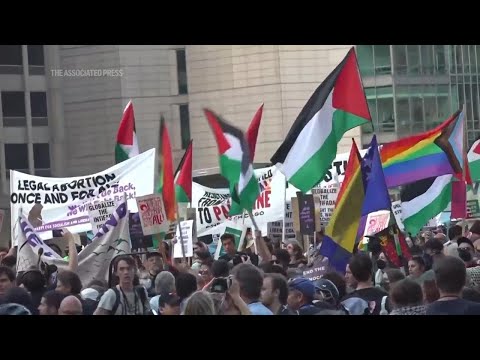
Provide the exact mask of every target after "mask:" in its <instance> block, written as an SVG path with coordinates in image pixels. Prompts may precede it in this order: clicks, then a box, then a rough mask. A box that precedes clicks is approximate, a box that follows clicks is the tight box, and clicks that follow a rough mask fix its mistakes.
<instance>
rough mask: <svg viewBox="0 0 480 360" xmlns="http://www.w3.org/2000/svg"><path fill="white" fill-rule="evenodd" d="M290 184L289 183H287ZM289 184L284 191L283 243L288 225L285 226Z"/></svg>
mask: <svg viewBox="0 0 480 360" xmlns="http://www.w3.org/2000/svg"><path fill="white" fill-rule="evenodd" d="M285 182H287V180H285ZM286 185H287V186H288V184H286ZM287 186H285V190H284V191H283V221H282V244H283V243H285V239H286V234H285V233H286V229H287V228H286V226H285V222H286V215H285V213H286V211H287ZM280 247H281V244H280Z"/></svg>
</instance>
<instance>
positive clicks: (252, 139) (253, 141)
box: [245, 104, 263, 162]
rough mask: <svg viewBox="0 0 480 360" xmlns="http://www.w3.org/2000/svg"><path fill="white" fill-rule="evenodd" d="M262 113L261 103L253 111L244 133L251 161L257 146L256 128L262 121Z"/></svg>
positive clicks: (258, 127)
mask: <svg viewBox="0 0 480 360" xmlns="http://www.w3.org/2000/svg"><path fill="white" fill-rule="evenodd" d="M262 114H263V104H262V105H261V106H260V108H259V109H258V110H257V112H256V113H255V116H254V117H253V119H252V122H251V123H250V126H249V127H248V129H247V132H246V133H245V137H246V138H247V143H248V147H249V149H250V155H251V156H252V162H253V159H254V158H255V148H256V147H257V137H258V129H260V122H261V121H262Z"/></svg>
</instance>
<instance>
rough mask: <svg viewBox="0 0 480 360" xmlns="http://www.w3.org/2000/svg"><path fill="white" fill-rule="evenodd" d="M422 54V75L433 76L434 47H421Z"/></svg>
mask: <svg viewBox="0 0 480 360" xmlns="http://www.w3.org/2000/svg"><path fill="white" fill-rule="evenodd" d="M420 53H421V55H422V74H425V75H433V70H434V68H435V64H434V61H433V47H432V45H420Z"/></svg>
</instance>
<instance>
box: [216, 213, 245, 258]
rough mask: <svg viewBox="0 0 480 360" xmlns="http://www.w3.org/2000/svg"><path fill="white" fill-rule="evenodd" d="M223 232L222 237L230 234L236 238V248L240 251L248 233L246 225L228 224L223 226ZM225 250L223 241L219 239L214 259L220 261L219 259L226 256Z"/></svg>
mask: <svg viewBox="0 0 480 360" xmlns="http://www.w3.org/2000/svg"><path fill="white" fill-rule="evenodd" d="M222 229H223V231H222V232H221V234H220V236H219V237H221V235H223V234H225V233H228V234H232V235H233V237H234V238H235V248H236V249H237V250H238V249H240V246H241V245H242V243H243V240H244V238H245V235H246V233H247V227H246V226H244V225H239V224H235V223H231V222H228V223H227V224H225V226H222ZM225 254H226V252H225V249H224V248H223V245H222V241H221V240H220V239H219V240H218V243H217V250H216V251H215V256H214V259H215V260H218V258H219V257H221V256H223V255H225Z"/></svg>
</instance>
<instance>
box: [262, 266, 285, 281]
mask: <svg viewBox="0 0 480 360" xmlns="http://www.w3.org/2000/svg"><path fill="white" fill-rule="evenodd" d="M258 268H259V269H260V270H262V271H263V272H264V273H265V274H281V275H283V276H285V278H286V277H287V272H286V271H285V270H284V269H283V267H282V266H280V265H276V264H272V263H271V262H263V263H261V264H260V265H259V266H258Z"/></svg>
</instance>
